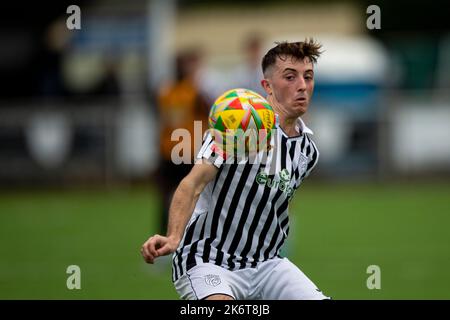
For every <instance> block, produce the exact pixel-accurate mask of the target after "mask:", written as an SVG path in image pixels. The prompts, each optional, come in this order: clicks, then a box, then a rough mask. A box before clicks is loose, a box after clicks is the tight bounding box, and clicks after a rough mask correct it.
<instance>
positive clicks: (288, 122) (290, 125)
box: [278, 115, 300, 137]
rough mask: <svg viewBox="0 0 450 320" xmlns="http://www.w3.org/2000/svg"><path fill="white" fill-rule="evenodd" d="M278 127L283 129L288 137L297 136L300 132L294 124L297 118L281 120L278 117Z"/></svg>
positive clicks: (281, 118) (280, 117)
mask: <svg viewBox="0 0 450 320" xmlns="http://www.w3.org/2000/svg"><path fill="white" fill-rule="evenodd" d="M278 119H279V126H280V127H281V129H283V131H284V133H286V134H287V135H288V136H289V137H294V136H298V135H299V134H300V132H298V130H297V127H296V123H297V118H295V119H293V118H283V117H282V116H281V115H279V118H278Z"/></svg>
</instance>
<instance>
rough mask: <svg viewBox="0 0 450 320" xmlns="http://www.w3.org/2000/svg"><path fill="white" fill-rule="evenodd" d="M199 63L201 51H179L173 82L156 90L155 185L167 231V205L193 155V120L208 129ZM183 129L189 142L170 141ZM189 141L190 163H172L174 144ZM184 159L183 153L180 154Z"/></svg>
mask: <svg viewBox="0 0 450 320" xmlns="http://www.w3.org/2000/svg"><path fill="white" fill-rule="evenodd" d="M200 64H201V53H200V51H198V50H196V49H191V50H186V51H184V52H181V53H179V54H178V56H177V57H176V75H175V81H174V82H173V83H170V84H167V85H163V86H162V87H161V88H160V90H159V92H158V101H157V103H158V111H159V121H160V161H159V168H158V186H159V188H160V192H161V195H162V200H163V205H162V210H161V216H160V222H159V230H160V232H161V233H165V232H166V228H167V221H168V214H169V205H170V201H171V198H172V195H173V193H174V191H175V189H176V187H177V185H178V183H179V182H180V181H181V179H182V178H183V177H184V176H186V175H187V174H188V173H189V171H190V170H191V168H192V160H193V157H194V152H195V151H196V150H194V143H193V138H194V121H201V122H202V132H204V131H205V130H206V129H207V125H208V124H207V119H208V112H209V105H208V104H207V102H206V99H205V98H204V96H203V95H202V94H201V92H200V90H199V88H198V85H197V82H196V76H197V72H198V69H199V67H200ZM177 129H186V130H188V131H189V132H190V134H191V137H192V139H191V141H187V140H182V141H181V142H179V141H172V140H171V135H172V132H173V131H174V130H177ZM180 143H182V144H189V145H186V147H183V149H184V150H187V149H189V148H190V150H191V157H190V158H191V159H190V161H189V163H181V164H175V163H174V162H173V159H172V150H173V148H174V147H175V145H179V144H180ZM182 156H183V158H184V156H185V155H182Z"/></svg>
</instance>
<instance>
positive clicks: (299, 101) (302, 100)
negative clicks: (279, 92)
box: [294, 97, 307, 104]
mask: <svg viewBox="0 0 450 320" xmlns="http://www.w3.org/2000/svg"><path fill="white" fill-rule="evenodd" d="M294 101H295V102H296V103H300V104H304V103H306V101H307V99H306V97H298V98H296V99H295V100H294Z"/></svg>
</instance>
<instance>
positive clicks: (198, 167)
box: [141, 160, 218, 263]
mask: <svg viewBox="0 0 450 320" xmlns="http://www.w3.org/2000/svg"><path fill="white" fill-rule="evenodd" d="M217 172H218V169H217V168H216V167H215V166H214V165H212V164H210V163H209V162H207V161H205V160H199V161H198V162H197V163H196V164H195V165H194V166H193V168H192V170H191V171H190V172H189V174H188V175H187V176H186V177H185V178H184V179H183V180H181V182H180V184H179V185H178V187H177V189H176V191H175V193H174V195H173V199H172V203H171V205H170V210H169V224H168V228H167V236H161V235H158V234H156V235H154V236H152V237H150V238H149V239H148V240H147V241H146V242H145V243H144V244H143V246H142V249H141V253H142V256H143V257H144V259H145V261H146V262H147V263H154V261H155V259H156V258H157V257H160V256H164V255H168V254H170V253H173V252H175V250H176V249H177V247H178V245H179V243H180V241H181V239H182V237H183V232H184V229H185V228H186V225H187V223H188V221H189V219H190V217H191V216H192V213H193V212H194V208H195V205H196V203H197V200H198V198H199V197H200V194H201V193H202V191H203V189H204V188H205V187H206V185H207V184H208V183H209V182H210V181H212V180H213V179H214V178H215V177H216V175H217Z"/></svg>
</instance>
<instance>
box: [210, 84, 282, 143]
mask: <svg viewBox="0 0 450 320" xmlns="http://www.w3.org/2000/svg"><path fill="white" fill-rule="evenodd" d="M274 125H275V113H274V111H273V109H272V107H271V106H270V104H269V103H268V102H267V100H266V99H264V98H263V97H262V96H261V95H259V94H257V93H256V92H254V91H252V90H249V89H244V88H237V89H232V90H228V91H227V92H225V93H224V94H222V95H221V96H220V97H219V98H217V100H216V101H215V102H214V104H213V105H212V107H211V110H210V113H209V128H210V131H212V132H213V136H214V137H215V139H216V142H223V139H224V138H227V137H230V136H231V137H232V136H234V135H235V134H236V132H241V133H242V132H245V133H246V134H248V133H250V135H254V136H258V135H259V136H258V137H259V138H264V139H265V140H266V141H267V140H268V139H269V138H270V135H271V130H272V129H273V127H274ZM261 129H263V130H261ZM249 131H251V132H249ZM217 140H221V141H217Z"/></svg>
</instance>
